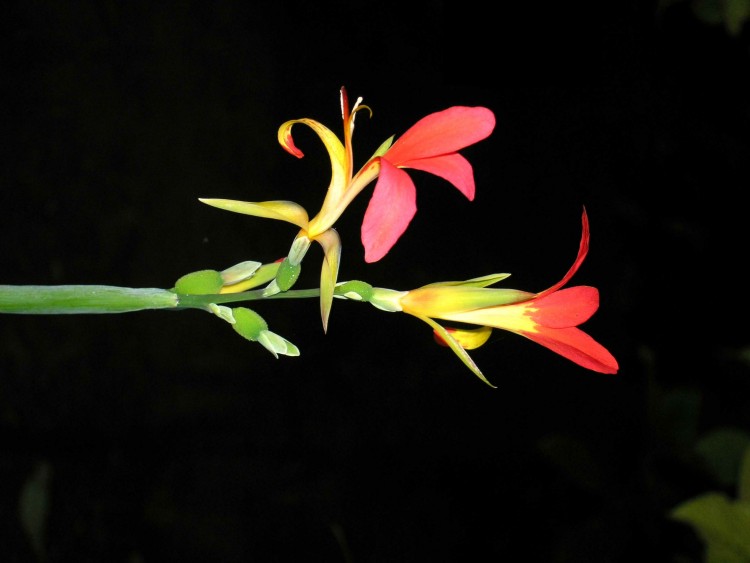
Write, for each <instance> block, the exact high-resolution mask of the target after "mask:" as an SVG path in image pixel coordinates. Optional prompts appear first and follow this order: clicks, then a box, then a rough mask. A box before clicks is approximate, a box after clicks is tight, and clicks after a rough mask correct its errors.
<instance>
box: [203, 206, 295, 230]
mask: <svg viewBox="0 0 750 563" xmlns="http://www.w3.org/2000/svg"><path fill="white" fill-rule="evenodd" d="M198 201H201V202H203V203H205V204H206V205H210V206H212V207H217V208H219V209H223V210H225V211H232V212H234V213H242V214H243V215H252V216H254V217H265V218H266V219H278V220H280V221H286V222H287V223H292V224H293V225H297V226H298V227H299V228H301V229H306V228H307V224H308V221H309V218H308V215H307V211H305V208H304V207H302V206H301V205H299V204H297V203H294V202H293V201H281V200H280V201H262V202H250V201H237V200H234V199H211V198H198Z"/></svg>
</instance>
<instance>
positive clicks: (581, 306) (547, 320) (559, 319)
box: [530, 285, 599, 328]
mask: <svg viewBox="0 0 750 563" xmlns="http://www.w3.org/2000/svg"><path fill="white" fill-rule="evenodd" d="M598 308H599V290H598V289H596V288H595V287H589V286H585V285H581V286H576V287H568V288H566V289H561V290H560V291H556V292H554V293H550V294H548V295H545V296H544V297H537V298H536V299H534V304H533V305H532V306H531V307H530V309H532V310H534V312H533V313H531V314H530V316H531V318H532V319H534V322H535V323H537V324H540V325H543V326H546V327H549V328H565V327H570V326H578V325H580V324H581V323H584V322H586V321H587V320H589V318H591V315H593V314H594V313H595V312H596V310H597V309H598Z"/></svg>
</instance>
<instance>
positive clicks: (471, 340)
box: [446, 326, 492, 350]
mask: <svg viewBox="0 0 750 563" xmlns="http://www.w3.org/2000/svg"><path fill="white" fill-rule="evenodd" d="M446 330H447V331H448V333H449V334H450V335H451V336H452V337H453V338H455V339H456V342H458V343H459V344H460V345H461V348H463V349H464V350H473V349H475V348H479V347H480V346H482V345H483V344H485V343H486V342H487V340H489V338H490V335H491V334H492V327H489V326H480V327H479V328H446ZM446 344H447V343H446Z"/></svg>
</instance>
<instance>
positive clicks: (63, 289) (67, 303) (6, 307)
mask: <svg viewBox="0 0 750 563" xmlns="http://www.w3.org/2000/svg"><path fill="white" fill-rule="evenodd" d="M177 302H178V299H177V295H175V294H174V293H172V292H171V291H167V290H166V289H156V288H144V289H135V288H131V287H114V286H111V285H0V313H18V314H28V315H60V314H73V315H78V314H86V313H129V312H132V311H142V310H145V309H172V308H175V307H176V306H177Z"/></svg>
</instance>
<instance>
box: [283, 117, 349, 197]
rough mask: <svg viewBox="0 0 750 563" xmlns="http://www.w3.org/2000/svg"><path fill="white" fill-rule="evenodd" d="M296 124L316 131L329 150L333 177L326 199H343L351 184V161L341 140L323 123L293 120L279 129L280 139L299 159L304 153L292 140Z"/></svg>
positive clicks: (310, 120) (285, 147) (309, 120)
mask: <svg viewBox="0 0 750 563" xmlns="http://www.w3.org/2000/svg"><path fill="white" fill-rule="evenodd" d="M295 123H302V124H304V125H307V126H308V127H310V129H312V130H313V131H315V133H317V135H318V137H320V140H321V141H323V144H324V145H325V147H326V149H327V150H328V156H329V157H330V159H331V170H332V175H331V184H330V185H329V186H328V194H327V195H326V199H328V198H329V197H330V198H333V199H334V200H337V199H338V198H339V197H341V194H342V193H343V191H344V189H345V188H346V186H347V184H348V182H349V177H350V176H351V169H350V164H349V159H347V156H346V149H345V148H344V145H343V144H342V143H341V141H340V140H339V138H338V137H337V136H336V135H334V134H333V132H332V131H331V130H330V129H328V127H326V126H325V125H323V124H322V123H319V122H317V121H315V120H314V119H306V118H305V119H293V120H291V121H287V122H286V123H284V124H282V125H281V127H279V133H278V139H279V143H281V146H282V147H284V149H286V150H287V151H288V152H289V153H291V154H293V155H294V156H296V157H297V158H302V157H303V156H304V153H303V152H302V151H301V150H299V149H298V148H297V147H296V146H295V145H294V141H293V140H292V126H293V125H294V124H295Z"/></svg>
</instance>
